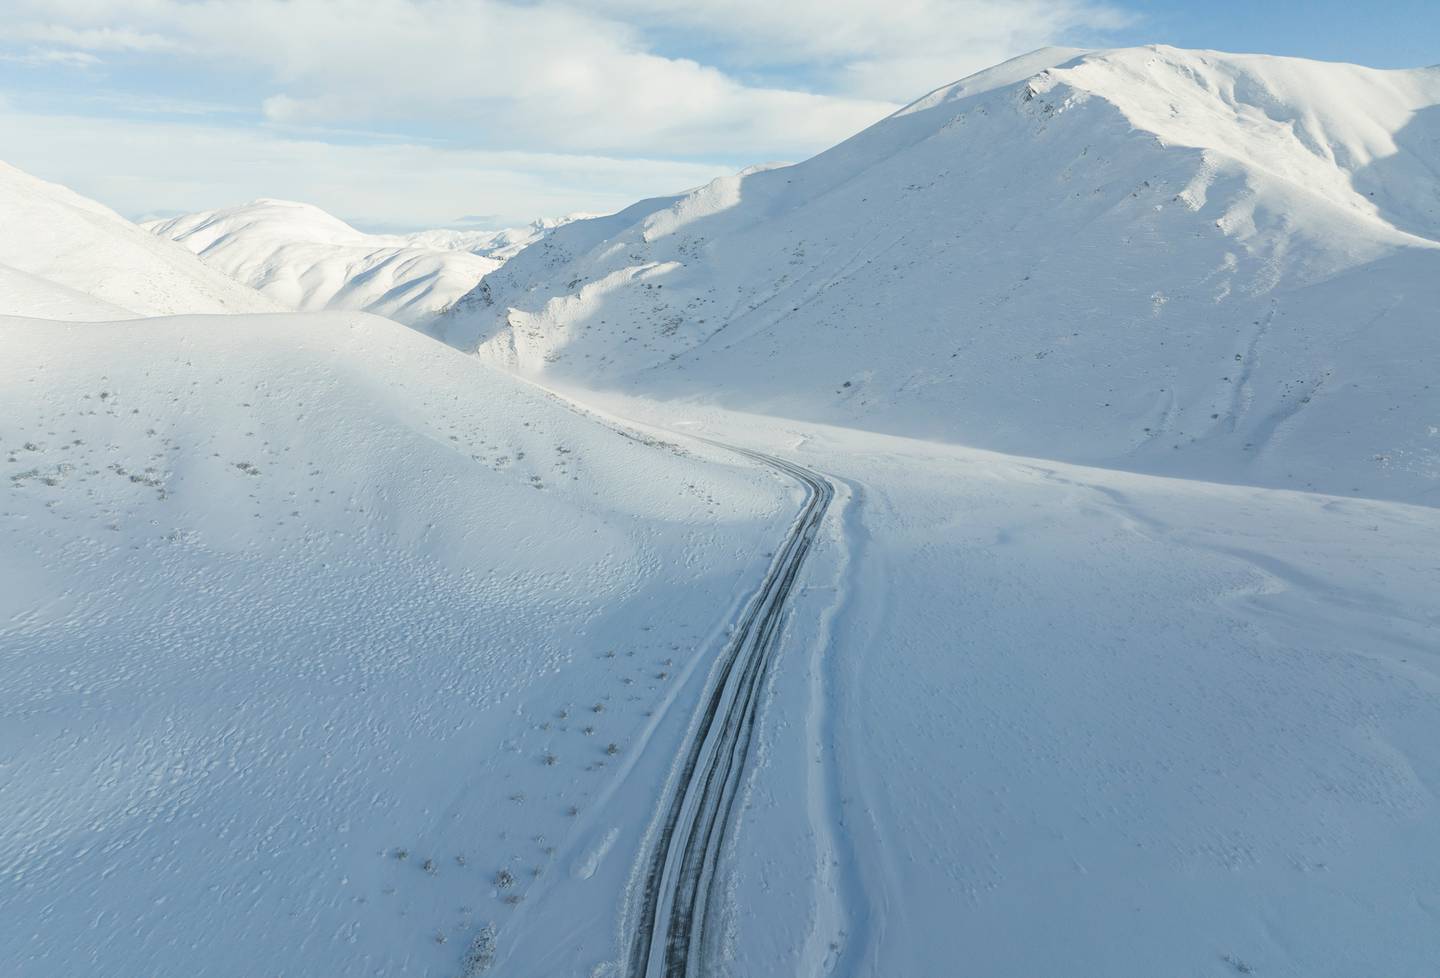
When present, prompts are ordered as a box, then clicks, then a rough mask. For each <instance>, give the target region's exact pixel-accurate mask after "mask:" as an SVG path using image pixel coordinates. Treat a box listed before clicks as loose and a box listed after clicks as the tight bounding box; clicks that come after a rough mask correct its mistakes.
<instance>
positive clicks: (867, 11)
mask: <svg viewBox="0 0 1440 978" xmlns="http://www.w3.org/2000/svg"><path fill="white" fill-rule="evenodd" d="M11 4H12V6H15V7H16V8H17V9H16V11H15V12H14V13H12V15H11V16H10V18H9V19H8V25H9V26H8V27H0V37H7V36H8V37H11V38H19V39H41V38H43V39H46V40H47V41H48V42H51V43H60V42H62V41H64V40H65V39H68V40H69V43H70V44H72V46H73V47H75V48H76V49H77V50H107V49H123V50H128V51H137V52H139V51H147V52H153V53H158V52H170V53H172V54H174V55H176V56H177V57H182V58H187V59H189V60H190V62H191V66H192V68H193V67H197V66H199V65H202V64H203V65H204V67H205V68H206V69H211V70H213V69H214V68H216V67H217V65H218V66H225V65H229V66H232V67H234V68H237V69H240V70H241V71H242V72H246V73H250V74H251V75H252V76H253V75H255V74H257V73H258V75H259V76H260V77H262V78H264V79H265V80H266V82H265V84H266V85H267V86H268V90H266V91H255V92H253V93H252V99H253V101H252V104H253V105H254V106H256V107H257V108H258V107H261V106H263V109H264V112H265V114H266V116H267V117H268V118H270V119H272V120H275V121H281V122H285V123H289V124H297V125H304V124H317V125H331V126H333V125H345V126H356V125H363V126H372V127H384V126H391V127H394V126H399V127H406V126H416V125H418V124H424V125H425V126H426V127H429V128H432V129H433V128H434V127H437V126H451V127H453V131H454V132H455V135H456V138H458V139H461V140H463V141H466V142H469V143H471V144H474V145H483V146H497V145H526V146H530V147H534V148H546V149H561V150H569V151H601V152H626V153H649V154H665V155H689V156H695V155H704V154H714V153H719V152H725V153H727V154H729V155H730V157H731V158H740V157H749V156H754V155H760V156H774V155H784V156H799V155H805V154H807V153H810V152H813V151H816V150H818V149H821V148H823V147H824V146H826V145H829V144H830V143H833V142H836V141H838V140H839V139H841V138H843V137H845V136H847V135H849V134H851V133H853V132H855V131H857V130H858V129H861V128H863V127H864V126H866V125H868V124H869V123H871V122H874V121H876V120H877V119H879V118H880V117H882V116H883V115H885V114H887V113H888V112H890V111H892V110H893V109H894V108H896V107H897V105H898V104H899V103H901V102H904V101H908V100H909V99H911V98H914V97H917V96H919V95H921V94H923V93H924V92H925V91H926V90H928V89H929V88H932V87H934V86H936V85H939V84H942V83H945V82H949V81H953V80H954V79H955V78H957V77H960V76H961V75H964V74H967V73H969V72H970V71H972V70H975V69H978V68H980V67H984V66H986V65H988V64H990V63H993V62H994V61H996V60H1000V59H1001V58H1003V57H1007V56H1010V55H1012V54H1016V53H1019V52H1020V51H1022V50H1026V49H1028V48H1032V47H1036V46H1040V45H1042V44H1045V43H1048V42H1050V41H1052V40H1054V39H1055V38H1056V37H1057V36H1058V35H1059V34H1062V33H1065V32H1073V31H1076V30H1082V29H1086V28H1103V27H1106V26H1113V25H1114V24H1115V23H1117V22H1118V15H1116V14H1115V13H1114V12H1113V11H1112V10H1110V9H1109V8H1107V7H1104V6H1101V5H1100V4H1099V3H1098V2H1096V0H783V2H776V0H707V2H694V0H691V2H679V0H569V2H565V0H538V2H533V3H519V2H515V0H508V2H506V0H206V2H202V3H196V2H186V0H11ZM662 35H663V39H665V40H666V43H667V46H668V47H669V48H670V49H671V53H670V54H666V53H662V52H661V51H660V50H658V45H659V44H660V40H661V39H662ZM687 42H689V44H690V46H693V47H695V48H696V49H702V48H705V47H706V46H707V45H708V46H709V47H711V48H714V47H716V46H717V45H718V46H719V47H720V48H723V49H724V50H725V51H726V52H727V55H726V60H727V61H728V62H731V63H733V64H735V65H736V66H738V67H740V68H743V69H744V70H745V71H746V72H747V73H748V74H752V75H753V74H758V75H761V76H764V77H767V78H770V79H772V80H771V81H770V82H769V83H768V84H747V83H745V82H742V81H741V80H738V79H737V77H735V76H734V75H732V74H727V73H726V72H725V71H722V70H720V69H719V68H718V67H716V66H714V65H707V64H701V63H698V62H697V61H695V60H691V59H689V58H687V57H684V56H683V54H684V53H685V51H684V49H685V47H686V46H687ZM183 67H184V65H183V63H178V62H177V68H176V70H177V71H180V70H183ZM797 75H803V77H805V78H807V79H809V83H808V84H810V85H812V86H813V85H814V84H815V83H817V82H818V83H819V87H820V89H822V90H819V91H806V90H802V89H803V88H804V87H805V86H802V85H800V84H799V83H798V82H795V81H783V80H782V81H776V80H775V79H784V78H786V77H793V76H797Z"/></svg>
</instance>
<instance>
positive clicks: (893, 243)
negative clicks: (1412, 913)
mask: <svg viewBox="0 0 1440 978" xmlns="http://www.w3.org/2000/svg"><path fill="white" fill-rule="evenodd" d="M1067 59H1068V60H1067ZM1047 63H1048V64H1050V65H1051V66H1049V67H1046V65H1047ZM1437 140H1440V69H1417V70H1410V71H1378V70H1373V69H1368V68H1361V67H1356V66H1352V65H1342V64H1323V63H1318V62H1309V61H1302V60H1297V59H1290V58H1275V57H1265V56H1241V55H1228V54H1220V53H1216V52H1203V51H1182V50H1177V49H1174V48H1167V47H1152V48H1137V49H1125V50H1117V51H1109V52H1099V53H1094V54H1085V55H1080V56H1074V52H1067V51H1048V52H1039V53H1037V54H1036V55H1033V56H1029V57H1027V58H1024V59H1018V60H1017V61H1016V62H1011V63H1008V64H1006V65H1002V66H999V67H997V68H995V69H991V70H990V71H989V72H985V73H982V74H981V75H978V76H975V77H974V78H972V79H967V80H966V81H964V82H961V83H959V84H957V85H955V86H950V87H948V88H944V89H940V90H938V91H937V92H934V93H932V94H930V95H929V96H926V97H925V98H923V99H921V100H920V101H918V102H916V103H915V104H914V105H912V106H910V107H909V108H907V109H905V110H902V111H901V112H899V113H897V114H896V115H895V116H893V117H891V118H889V119H887V120H884V121H883V122H881V123H879V124H877V125H876V126H874V127H872V128H870V129H868V130H866V131H865V132H863V133H861V134H859V135H857V136H855V137H853V138H852V139H850V140H848V141H846V142H844V143H842V144H840V145H839V146H836V147H835V148H833V149H831V150H829V151H827V152H825V153H822V154H821V155H820V156H818V157H815V158H814V159H811V160H809V161H807V162H804V163H801V164H798V165H795V166H791V167H786V168H781V169H771V170H765V171H761V172H757V173H751V174H747V175H743V176H736V177H729V178H723V179H720V180H716V181H715V182H713V183H711V184H710V185H708V186H706V187H704V188H701V189H699V190H697V191H695V192H693V193H691V194H688V195H685V196H683V197H679V198H664V199H657V200H655V201H649V202H645V203H642V204H639V205H636V206H635V207H633V208H631V209H630V210H628V211H625V212H622V214H621V215H616V216H613V217H610V218H606V219H604V220H603V221H599V222H577V223H576V224H573V225H570V226H568V227H565V228H561V229H559V230H557V231H556V232H555V233H554V234H552V235H551V236H550V237H548V238H547V239H546V240H545V241H544V242H543V244H542V246H541V247H532V248H530V249H528V250H526V251H525V252H522V253H521V254H520V255H519V256H517V257H516V258H515V259H513V260H512V261H511V262H509V263H508V264H507V265H506V266H505V267H504V268H502V269H500V270H498V271H496V272H494V273H492V274H491V275H489V276H487V278H486V279H485V281H484V282H483V283H481V285H480V287H478V288H477V289H476V290H475V291H474V292H472V293H471V294H470V295H468V296H466V297H465V298H464V299H462V300H461V302H459V303H458V304H457V306H456V308H455V310H454V311H453V312H452V313H451V314H450V315H448V316H447V317H445V319H444V320H442V321H441V323H440V324H437V329H438V330H439V331H441V332H443V334H444V335H445V336H446V337H447V338H448V340H449V341H450V342H452V343H453V344H455V345H457V346H459V347H461V348H465V349H476V348H478V350H479V352H480V353H481V355H482V356H483V357H485V358H486V359H489V360H492V361H494V362H498V363H502V364H505V365H507V366H509V367H511V368H513V369H517V370H520V371H522V372H524V373H527V374H531V375H535V376H544V377H547V378H550V379H551V380H552V381H554V382H558V383H578V384H583V385H588V386H592V387H605V388H612V389H619V390H627V391H631V392H645V393H649V394H652V395H659V396H663V397H666V398H696V397H700V398H708V399H714V400H716V401H719V402H721V403H723V404H727V405H731V406H743V407H745V408H747V409H753V410H761V411H765V412H767V413H772V414H782V415H786V416H791V417H797V418H810V419H819V420H825V421H829V422H835V423H843V424H849V425H855V426H860V427H865V428H870V429H878V430H885V431H891V432H898V433H904V434H910V435H918V436H924V437H933V438H941V439H945V440H949V441H956V442H962V443H965V444H970V445H974V446H979V447H986V448H993V449H1000V450H1004V451H1009V452H1015V453H1022V454H1026V455H1034V456H1041V457H1050V458H1059V459H1068V460H1072V461H1083V462H1087V463H1095V464H1103V465H1107V466H1114V467H1121V468H1129V469H1135V470H1143V471H1151V472H1161V473H1167V474H1180V475H1187V476H1195V477H1200V478H1207V479H1213V480H1223V481H1240V482H1248V483H1252V484H1263V485H1273V486H1285V487H1295V488H1314V489H1323V490H1326V491H1332V492H1342V493H1363V494H1367V495H1374V496H1387V497H1392V498H1401V499H1410V500H1416V501H1429V502H1435V501H1437V499H1440V496H1437V485H1440V416H1437V414H1436V406H1437V404H1440V395H1437V390H1436V388H1435V386H1434V374H1433V369H1432V368H1431V365H1432V364H1433V363H1435V362H1436V361H1437V360H1440V328H1437V324H1436V317H1435V312H1434V311H1435V309H1436V308H1440V243H1437V238H1440V149H1437V145H1440V144H1437Z"/></svg>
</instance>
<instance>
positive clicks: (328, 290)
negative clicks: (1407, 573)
mask: <svg viewBox="0 0 1440 978" xmlns="http://www.w3.org/2000/svg"><path fill="white" fill-rule="evenodd" d="M566 220H568V219H561V220H558V221H536V222H535V223H534V224H532V225H530V226H529V227H525V228H509V229H504V230H499V231H449V230H434V231H420V232H416V233H414V234H405V235H398V234H366V233H364V232H361V231H357V230H356V229H355V228H352V227H351V226H350V225H348V224H346V223H345V222H344V221H341V220H340V219H339V218H337V217H333V216H331V215H330V214H327V213H326V212H325V211H322V210H321V209H320V208H318V207H314V206H312V205H309V204H299V203H294V202H291V201H285V200H256V201H252V202H251V203H248V204H242V205H240V206H238V207H229V208H224V209H221V210H214V211H204V212H202V213H198V214H186V215H184V216H181V217H175V218H170V219H168V220H163V221H151V222H148V223H147V224H145V225H143V226H144V227H145V228H147V229H149V230H150V231H152V232H153V233H154V234H156V235H159V236H160V237H162V238H167V239H171V240H174V241H178V242H179V243H180V244H182V245H184V246H185V247H187V248H189V249H190V250H191V251H193V252H195V253H196V254H197V255H199V256H200V257H201V258H202V259H204V260H205V262H206V263H207V264H209V265H210V266H212V267H213V268H216V269H218V270H220V271H222V272H224V273H225V274H226V275H228V276H230V277H231V278H233V279H235V280H236V281H238V282H241V283H243V284H245V285H248V286H250V287H251V288H254V289H258V290H259V291H261V292H263V293H265V294H266V295H267V296H270V297H271V298H273V299H275V300H276V301H277V302H279V303H280V304H281V305H283V306H285V307H286V308H289V309H296V310H304V311H315V310H321V309H339V310H356V311H364V312H373V313H376V314H377V315H381V316H387V317H389V318H391V319H394V320H397V321H399V322H403V323H406V324H407V325H423V324H424V323H425V322H427V321H428V320H430V319H432V318H434V316H435V315H436V314H438V313H439V312H440V311H441V310H442V309H444V308H445V307H446V306H447V305H449V304H450V303H451V302H453V301H454V300H455V299H457V298H459V297H460V296H461V295H463V294H464V293H465V292H467V291H469V290H470V289H471V288H473V287H474V286H475V283H477V282H478V281H479V280H480V278H481V277H482V276H484V275H485V273H487V272H490V271H493V270H494V269H496V268H498V267H500V265H501V263H502V262H503V261H504V260H505V259H506V258H509V257H510V256H511V255H514V254H515V253H516V252H518V251H519V250H521V249H522V248H524V247H525V246H526V245H529V244H531V243H533V242H534V241H537V240H539V239H540V238H541V237H542V236H543V235H544V234H545V233H546V232H547V231H549V230H550V229H551V228H554V227H558V226H559V225H561V224H563V223H565V221H566Z"/></svg>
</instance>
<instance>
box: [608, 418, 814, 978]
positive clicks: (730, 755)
mask: <svg viewBox="0 0 1440 978" xmlns="http://www.w3.org/2000/svg"><path fill="white" fill-rule="evenodd" d="M706 440H707V441H709V439H706ZM710 443H711V444H714V445H716V446H717V447H721V448H725V449H727V450H729V451H733V452H736V453H738V454H740V455H744V456H746V457H748V458H751V459H754V460H755V461H757V462H760V463H761V464H763V465H768V466H770V467H771V468H773V469H775V470H777V471H779V472H780V473H782V474H784V475H786V476H788V477H790V478H792V479H794V480H796V481H797V482H799V483H800V484H801V485H802V486H803V487H804V489H805V493H806V498H805V503H804V506H803V507H802V508H801V510H800V514H799V516H797V517H796V519H795V522H794V524H793V525H792V526H791V528H790V531H789V533H788V534H787V535H786V537H785V542H784V544H783V545H782V546H781V548H780V549H779V551H778V552H777V555H776V558H775V561H774V562H773V563H772V564H771V566H770V570H769V571H768V572H767V573H766V575H765V579H764V581H763V582H762V583H761V585H760V589H759V591H758V592H757V594H756V596H755V597H754V598H753V599H752V600H751V602H750V604H749V606H748V607H747V609H746V611H745V614H744V616H743V617H742V618H741V620H740V622H739V623H738V625H737V626H736V629H735V635H734V637H733V638H732V639H731V640H730V643H729V645H728V646H726V648H725V651H724V653H723V658H722V661H721V663H720V667H719V669H718V671H717V674H716V679H715V681H714V683H713V684H712V685H711V687H710V688H709V689H708V690H707V691H706V693H705V695H704V697H703V699H702V701H701V705H700V715H699V719H698V721H697V723H696V724H695V729H694V732H693V734H692V735H691V738H690V740H689V742H688V744H687V745H686V746H685V747H684V748H683V754H682V758H683V759H682V766H681V769H680V776H679V778H678V780H677V785H676V788H675V789H674V791H673V792H672V793H671V795H670V796H669V798H668V800H667V801H666V802H665V803H664V804H665V808H664V810H663V813H662V815H661V823H660V831H659V835H658V838H657V839H656V841H655V844H654V847H653V848H652V850H651V851H650V853H649V854H648V857H647V858H648V860H649V867H648V869H647V870H646V872H645V874H644V876H643V878H642V882H641V884H640V893H639V906H640V911H639V919H638V921H637V922H636V925H635V932H634V935H633V938H632V941H631V945H630V963H629V971H628V974H629V975H630V976H631V978H661V976H663V978H691V976H696V975H699V974H701V972H702V963H703V961H704V960H705V958H706V952H707V948H706V924H707V915H708V913H709V910H710V898H711V895H712V893H713V891H714V887H715V881H716V878H717V874H716V869H717V864H718V862H719V858H720V854H721V852H722V851H723V850H724V846H725V836H726V833H727V831H728V830H729V828H730V825H731V823H732V816H733V813H734V807H735V801H736V799H737V798H738V797H739V795H740V787H741V782H742V779H743V775H744V771H745V763H746V760H747V758H748V756H749V753H750V746H751V741H752V738H753V735H754V731H755V721H756V717H757V714H758V711H759V706H760V700H761V691H762V689H763V687H764V684H765V677H766V675H767V673H768V672H769V668H770V664H771V662H772V661H773V659H774V657H775V651H776V649H777V647H778V645H779V636H780V622H781V620H782V619H783V617H784V612H785V607H786V602H787V600H788V599H789V597H790V593H791V591H792V590H793V589H794V586H795V581H796V580H797V579H798V577H799V574H800V569H801V567H802V566H803V564H804V562H805V558H806V556H807V555H808V554H809V552H810V549H811V547H812V545H813V544H814V542H815V538H816V535H817V534H818V532H819V529H820V524H821V521H822V520H823V519H824V517H825V513H826V511H827V509H828V508H829V506H830V502H831V500H832V499H833V498H834V495H835V487H834V486H833V485H832V484H831V483H830V482H829V480H827V479H826V478H825V477H823V476H821V475H819V474H818V473H815V472H812V471H810V470H809V469H806V468H803V467H801V466H799V465H795V464H793V463H791V462H787V461H785V460H784V459H779V458H776V457H774V456H773V455H766V454H763V453H761V452H754V451H750V450H748V449H743V448H736V447H734V446H731V445H725V444H722V443H720V442H710Z"/></svg>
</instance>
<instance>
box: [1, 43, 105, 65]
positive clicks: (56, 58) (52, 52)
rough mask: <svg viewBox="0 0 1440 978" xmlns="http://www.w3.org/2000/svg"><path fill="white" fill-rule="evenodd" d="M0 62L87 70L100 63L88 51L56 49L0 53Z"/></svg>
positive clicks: (33, 49)
mask: <svg viewBox="0 0 1440 978" xmlns="http://www.w3.org/2000/svg"><path fill="white" fill-rule="evenodd" d="M0 61H9V62H12V63H14V64H22V65H31V66H34V67H43V66H45V65H64V66H66V67H70V68H89V67H91V66H93V65H98V64H99V63H100V59H99V58H97V57H95V55H93V54H90V53H89V52H88V51H69V50H64V49H57V48H32V49H30V50H29V51H24V52H18V53H9V52H0Z"/></svg>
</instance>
